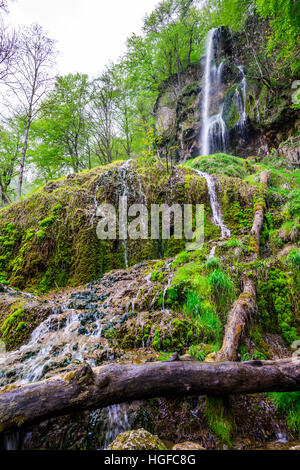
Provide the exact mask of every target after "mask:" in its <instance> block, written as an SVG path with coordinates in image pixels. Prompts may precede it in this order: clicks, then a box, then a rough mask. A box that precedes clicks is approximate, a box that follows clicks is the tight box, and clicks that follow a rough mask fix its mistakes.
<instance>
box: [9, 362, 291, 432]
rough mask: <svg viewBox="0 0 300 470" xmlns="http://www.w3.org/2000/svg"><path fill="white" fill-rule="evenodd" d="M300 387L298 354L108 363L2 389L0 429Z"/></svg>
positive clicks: (11, 429) (85, 366)
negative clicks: (155, 402)
mask: <svg viewBox="0 0 300 470" xmlns="http://www.w3.org/2000/svg"><path fill="white" fill-rule="evenodd" d="M297 390H300V358H296V357H295V358H290V359H283V360H278V361H249V362H243V363H238V362H218V363H205V362H198V361H175V362H168V361H166V362H155V363H149V364H143V365H137V364H127V365H124V364H109V365H105V366H102V367H97V368H95V369H93V370H92V369H91V368H90V366H88V365H84V366H82V367H81V368H79V369H77V370H76V371H73V372H69V373H67V374H64V375H58V376H55V377H53V378H51V379H48V380H44V381H40V382H36V383H32V384H28V385H20V386H15V387H14V386H7V387H3V388H2V389H0V430H1V432H4V433H9V432H12V431H15V430H17V429H19V428H21V427H24V426H27V425H30V424H32V423H37V422H41V421H43V420H45V419H48V418H51V417H54V416H61V415H66V414H70V413H72V412H74V411H79V410H85V409H97V408H103V407H106V406H108V405H112V404H117V403H122V402H128V401H132V400H141V399H147V398H155V397H172V396H173V397H178V396H183V397H185V396H191V395H200V394H213V395H227V394H248V393H256V392H257V393H260V392H270V391H273V392H275V391H276V392H280V391H297Z"/></svg>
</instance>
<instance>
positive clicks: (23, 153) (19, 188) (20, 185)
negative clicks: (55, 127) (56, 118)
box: [17, 115, 31, 199]
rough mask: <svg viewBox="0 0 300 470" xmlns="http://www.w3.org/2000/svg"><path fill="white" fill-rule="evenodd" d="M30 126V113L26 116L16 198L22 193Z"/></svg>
mask: <svg viewBox="0 0 300 470" xmlns="http://www.w3.org/2000/svg"><path fill="white" fill-rule="evenodd" d="M30 126H31V115H29V116H28V119H27V124H26V128H25V133H24V145H23V150H22V157H21V163H20V171H19V181H18V192H17V199H20V197H21V195H22V186H23V179H24V167H25V159H26V153H27V147H28V137H29V129H30Z"/></svg>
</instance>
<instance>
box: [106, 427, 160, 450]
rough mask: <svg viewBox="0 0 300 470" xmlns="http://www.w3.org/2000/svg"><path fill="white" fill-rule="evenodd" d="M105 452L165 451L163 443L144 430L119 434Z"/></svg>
mask: <svg viewBox="0 0 300 470" xmlns="http://www.w3.org/2000/svg"><path fill="white" fill-rule="evenodd" d="M107 450H167V448H166V446H165V445H164V443H163V442H162V441H161V440H160V439H159V438H158V436H154V435H153V434H150V432H148V431H146V430H145V429H138V430H136V431H127V432H123V433H122V434H119V436H118V437H117V438H116V439H115V440H114V442H112V443H111V444H110V445H109V446H108V448H107Z"/></svg>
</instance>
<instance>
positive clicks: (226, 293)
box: [208, 269, 234, 311]
mask: <svg viewBox="0 0 300 470" xmlns="http://www.w3.org/2000/svg"><path fill="white" fill-rule="evenodd" d="M208 284H209V286H210V289H211V294H212V297H213V299H214V300H215V302H216V304H217V306H218V308H219V310H220V311H222V310H223V309H225V310H226V309H228V308H229V306H230V303H231V302H232V300H233V299H234V286H233V282H232V281H231V280H230V279H229V277H228V276H227V275H226V274H225V273H224V272H222V271H220V270H219V269H215V270H214V271H213V272H212V273H211V274H209V276H208Z"/></svg>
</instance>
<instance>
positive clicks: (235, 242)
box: [222, 238, 242, 248]
mask: <svg viewBox="0 0 300 470" xmlns="http://www.w3.org/2000/svg"><path fill="white" fill-rule="evenodd" d="M222 246H223V247H224V248H237V247H240V246H242V242H241V241H240V240H239V239H237V238H229V239H228V240H226V241H225V242H223V243H222Z"/></svg>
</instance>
